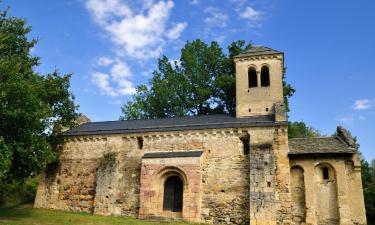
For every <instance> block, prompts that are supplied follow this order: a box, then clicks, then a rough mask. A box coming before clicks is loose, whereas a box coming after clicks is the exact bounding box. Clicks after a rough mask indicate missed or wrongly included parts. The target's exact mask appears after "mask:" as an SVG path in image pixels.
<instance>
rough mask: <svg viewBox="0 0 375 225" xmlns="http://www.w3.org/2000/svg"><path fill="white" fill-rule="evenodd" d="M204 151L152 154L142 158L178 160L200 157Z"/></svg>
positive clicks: (146, 154)
mask: <svg viewBox="0 0 375 225" xmlns="http://www.w3.org/2000/svg"><path fill="white" fill-rule="evenodd" d="M202 153H203V151H183V152H151V153H145V154H144V155H143V157H142V158H144V159H155V158H178V157H200V156H201V155H202Z"/></svg>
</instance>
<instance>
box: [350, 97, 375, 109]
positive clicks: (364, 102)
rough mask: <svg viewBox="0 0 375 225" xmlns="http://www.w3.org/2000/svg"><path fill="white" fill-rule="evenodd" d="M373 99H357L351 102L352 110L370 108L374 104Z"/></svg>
mask: <svg viewBox="0 0 375 225" xmlns="http://www.w3.org/2000/svg"><path fill="white" fill-rule="evenodd" d="M374 102H375V100H370V99H358V100H356V101H355V102H354V104H353V107H352V108H353V109H354V110H366V109H370V108H372V107H373V106H374Z"/></svg>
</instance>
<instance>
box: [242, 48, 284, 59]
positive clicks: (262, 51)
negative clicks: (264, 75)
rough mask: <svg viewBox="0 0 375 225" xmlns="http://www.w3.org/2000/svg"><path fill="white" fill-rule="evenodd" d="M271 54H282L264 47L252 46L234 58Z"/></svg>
mask: <svg viewBox="0 0 375 225" xmlns="http://www.w3.org/2000/svg"><path fill="white" fill-rule="evenodd" d="M273 54H282V52H280V51H277V50H275V49H272V48H268V47H265V46H252V47H251V48H249V49H246V50H245V51H243V52H241V53H240V54H238V55H237V56H235V58H241V57H249V56H260V55H273Z"/></svg>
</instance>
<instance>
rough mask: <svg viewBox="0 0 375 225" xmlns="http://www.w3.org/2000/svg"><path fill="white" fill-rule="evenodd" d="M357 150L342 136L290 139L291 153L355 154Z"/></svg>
mask: <svg viewBox="0 0 375 225" xmlns="http://www.w3.org/2000/svg"><path fill="white" fill-rule="evenodd" d="M356 152H357V150H356V149H355V148H353V147H351V146H349V145H348V144H347V143H345V142H344V141H343V140H342V139H341V138H340V137H338V136H333V137H316V138H292V139H289V155H299V154H353V153H356Z"/></svg>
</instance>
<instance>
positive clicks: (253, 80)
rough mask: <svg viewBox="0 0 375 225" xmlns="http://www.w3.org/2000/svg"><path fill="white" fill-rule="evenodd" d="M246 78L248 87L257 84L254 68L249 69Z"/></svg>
mask: <svg viewBox="0 0 375 225" xmlns="http://www.w3.org/2000/svg"><path fill="white" fill-rule="evenodd" d="M248 79H249V88H253V87H257V86H258V77H257V72H256V71H255V69H254V68H250V69H249V72H248Z"/></svg>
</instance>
